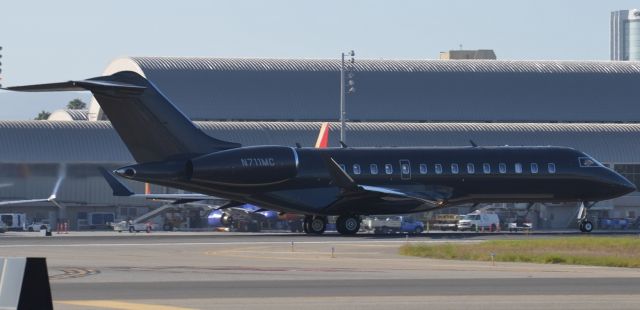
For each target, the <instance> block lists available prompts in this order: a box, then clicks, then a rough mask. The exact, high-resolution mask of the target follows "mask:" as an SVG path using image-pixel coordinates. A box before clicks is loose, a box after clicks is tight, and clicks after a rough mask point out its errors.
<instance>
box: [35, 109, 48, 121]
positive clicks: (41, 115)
mask: <svg viewBox="0 0 640 310" xmlns="http://www.w3.org/2000/svg"><path fill="white" fill-rule="evenodd" d="M49 115H51V112H48V111H45V110H42V111H41V112H40V113H38V116H37V117H36V118H34V119H35V120H37V121H43V120H47V119H48V118H49Z"/></svg>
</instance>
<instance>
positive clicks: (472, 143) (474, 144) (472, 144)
mask: <svg viewBox="0 0 640 310" xmlns="http://www.w3.org/2000/svg"><path fill="white" fill-rule="evenodd" d="M469 143H471V146H473V147H478V145H477V144H476V143H475V142H473V140H471V139H469Z"/></svg>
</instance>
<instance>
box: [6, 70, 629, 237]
mask: <svg viewBox="0 0 640 310" xmlns="http://www.w3.org/2000/svg"><path fill="white" fill-rule="evenodd" d="M339 65H340V63H339V61H337V60H315V59H223V58H158V57H140V58H122V59H117V60H115V61H114V62H112V63H111V64H110V65H109V66H108V67H107V69H106V70H105V72H104V74H112V73H115V72H119V71H125V70H127V71H134V72H137V73H139V74H141V75H143V76H145V77H146V78H147V79H149V80H150V81H151V82H152V83H154V84H155V85H156V86H158V88H159V89H160V90H161V91H162V92H163V93H164V94H165V95H166V96H167V97H168V98H169V99H170V100H171V101H172V102H173V103H174V104H176V106H178V108H180V109H181V110H182V111H183V112H184V113H185V114H186V115H187V116H188V117H190V118H191V119H193V120H195V121H197V125H198V126H200V127H201V128H203V129H204V130H205V131H206V132H207V133H208V134H210V135H212V136H215V137H216V138H220V139H224V140H228V141H234V142H239V143H242V144H243V145H259V144H281V145H291V146H293V145H295V144H296V143H300V144H301V145H303V146H312V145H313V144H314V142H315V139H316V136H317V133H318V130H319V128H320V125H321V122H323V121H332V122H334V121H336V119H337V118H338V114H339V95H340V94H339ZM354 79H355V81H356V88H357V91H356V93H355V94H351V95H348V96H347V117H348V119H349V123H348V126H347V127H348V129H347V141H346V142H347V144H348V145H350V146H460V145H468V144H469V140H473V141H474V142H475V143H477V144H478V145H480V146H482V145H486V146H493V145H561V146H570V147H574V148H577V149H579V150H582V151H585V152H587V153H589V154H591V155H592V156H594V157H595V158H597V159H599V160H601V161H602V162H604V163H606V164H608V165H610V166H612V167H613V168H614V169H615V170H617V171H619V172H621V173H622V174H623V175H625V176H626V177H627V178H629V179H630V180H632V181H633V182H634V183H636V184H638V185H640V142H639V139H638V137H640V107H639V105H638V104H637V103H636V100H635V95H634V93H633V91H632V90H633V89H634V87H633V86H634V85H640V63H636V62H608V61H607V62H596V61H503V60H361V61H357V62H356V66H355V78H354ZM54 115H56V116H55V119H62V120H61V121H60V120H50V121H1V122H0V142H1V143H2V145H3V146H4V147H3V148H1V149H0V166H2V168H3V169H0V184H2V186H0V199H2V200H10V199H30V198H41V197H47V196H49V195H50V194H51V191H52V188H53V186H54V184H55V182H56V180H57V178H58V177H59V174H60V173H59V171H60V169H59V167H60V165H63V167H64V170H65V171H66V172H65V178H64V181H63V183H62V186H61V187H60V190H59V192H58V194H57V196H58V202H59V203H60V204H61V205H63V206H64V208H65V209H66V210H64V217H65V218H67V219H68V220H69V222H70V224H71V227H72V229H89V228H100V227H99V226H100V223H101V222H102V223H103V222H105V221H107V220H108V219H112V220H116V219H126V218H131V217H135V216H137V215H139V214H142V213H144V212H146V211H147V210H148V209H149V208H150V207H155V206H158V203H155V202H147V201H144V200H137V199H132V198H131V199H129V198H116V197H113V196H112V195H111V190H110V188H109V187H108V186H107V183H106V182H105V181H104V180H103V179H102V178H101V176H100V174H99V172H98V170H97V167H99V166H104V167H107V168H114V167H117V166H122V165H126V164H129V163H132V162H133V159H132V157H131V155H130V154H129V153H128V151H127V150H126V148H125V146H124V144H123V143H122V142H121V141H120V138H119V137H118V136H117V134H116V133H115V131H114V130H113V128H112V127H111V125H110V123H109V122H108V121H107V120H106V117H105V115H104V114H103V113H102V111H101V109H100V106H99V105H98V103H97V102H96V101H95V100H93V101H92V102H91V104H90V107H89V110H88V111H87V112H86V113H84V112H78V111H56V112H55V113H54ZM338 137H339V124H338V123H332V124H331V133H330V139H329V140H330V145H332V146H337V145H338ZM128 184H129V185H131V187H132V188H134V189H136V190H137V191H138V192H142V191H143V190H144V185H142V184H133V183H128ZM151 190H152V191H153V192H156V193H160V192H162V193H164V192H171V191H174V190H172V189H166V188H162V187H157V186H152V187H151ZM3 208H4V209H3V210H4V211H3V212H4V213H9V212H26V213H27V215H28V217H29V218H31V219H33V220H41V219H50V220H52V221H53V220H54V219H55V218H58V217H60V210H58V207H55V206H53V205H51V204H49V203H39V204H32V205H22V206H8V207H3ZM596 209H597V212H595V213H594V214H595V215H596V216H598V217H601V218H634V219H635V218H636V217H638V216H639V215H640V195H637V193H633V194H630V195H628V196H625V197H621V198H619V199H616V200H613V201H606V202H601V203H599V204H598V206H597V207H596ZM466 211H468V210H462V208H460V210H453V211H452V212H454V213H463V212H466ZM534 212H535V218H534V221H535V222H536V226H537V227H539V228H566V227H569V226H571V225H572V223H574V221H572V218H573V217H575V212H576V204H567V205H554V206H536V207H535V211H534ZM94 220H95V221H94ZM195 221H196V219H193V221H191V222H190V225H189V226H190V227H196V226H197V225H195V224H194V223H195ZM188 222H189V221H188ZM572 227H573V226H572Z"/></svg>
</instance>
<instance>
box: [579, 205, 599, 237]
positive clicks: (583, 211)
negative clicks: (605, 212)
mask: <svg viewBox="0 0 640 310" xmlns="http://www.w3.org/2000/svg"><path fill="white" fill-rule="evenodd" d="M595 204H596V203H595V202H593V203H587V202H583V203H582V204H581V205H580V211H579V212H578V228H579V229H580V231H581V232H584V233H590V232H591V231H592V230H593V223H591V221H589V219H588V217H587V215H588V211H589V209H591V207H593V206H594V205H595Z"/></svg>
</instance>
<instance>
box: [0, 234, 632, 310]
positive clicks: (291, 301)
mask: <svg viewBox="0 0 640 310" xmlns="http://www.w3.org/2000/svg"><path fill="white" fill-rule="evenodd" d="M35 236H36V234H31V235H28V234H18V233H16V234H6V235H2V236H0V253H2V256H45V257H47V261H48V265H49V274H50V280H51V287H52V292H53V296H54V300H55V306H56V309H300V308H301V307H302V308H304V309H333V308H339V307H341V308H347V309H388V308H390V307H393V308H394V310H395V309H424V308H429V309H467V308H473V309H495V308H497V307H510V308H513V309H539V308H545V309H602V308H607V309H638V308H639V307H640V271H638V270H637V269H627V268H602V267H588V266H570V265H536V264H520V263H496V265H495V266H494V265H492V264H491V263H487V262H464V261H443V260H432V259H421V258H414V257H404V256H400V255H398V254H397V252H398V248H399V247H400V246H401V245H402V244H405V243H406V242H410V243H420V242H427V243H440V242H478V241H481V240H483V239H487V238H506V237H505V236H473V235H465V236H464V237H455V238H452V237H450V236H441V237H437V236H436V238H434V237H431V236H411V237H409V238H405V237H395V238H389V237H380V236H372V235H364V236H357V237H348V238H344V237H341V236H337V235H329V236H321V237H310V236H304V235H292V234H267V235H252V234H229V233H196V234H189V233H152V234H127V233H123V234H117V233H94V234H91V233H82V234H80V233H76V234H75V235H74V233H71V234H70V235H68V236H58V237H49V238H44V237H35ZM507 237H509V236H507ZM538 237H539V236H529V237H527V236H524V235H515V236H510V238H538ZM292 242H293V243H292ZM639 242H640V239H639ZM487 255H489V253H487Z"/></svg>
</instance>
